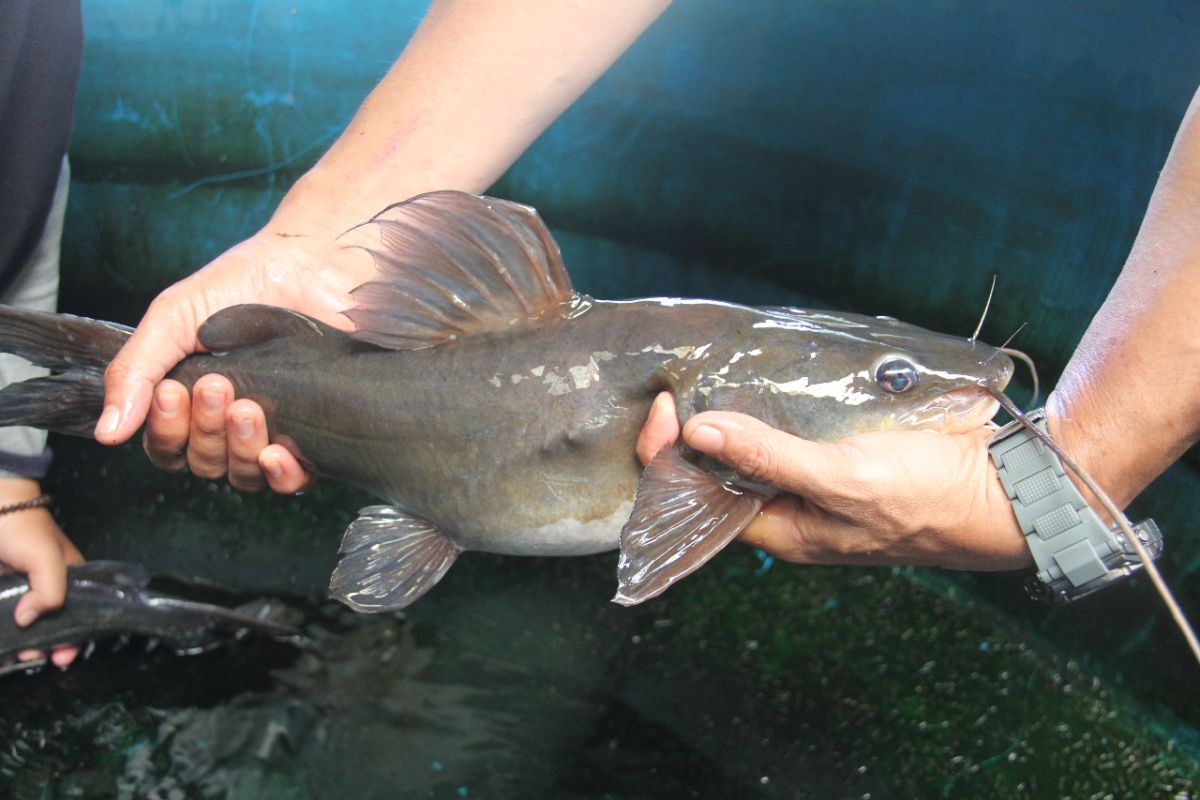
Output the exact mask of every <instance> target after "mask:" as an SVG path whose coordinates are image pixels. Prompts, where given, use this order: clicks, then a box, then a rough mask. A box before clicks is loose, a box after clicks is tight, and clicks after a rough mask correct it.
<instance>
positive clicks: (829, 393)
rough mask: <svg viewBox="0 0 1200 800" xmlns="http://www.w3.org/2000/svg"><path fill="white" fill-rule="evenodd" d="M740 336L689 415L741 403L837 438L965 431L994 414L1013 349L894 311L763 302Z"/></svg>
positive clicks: (800, 431) (709, 371)
mask: <svg viewBox="0 0 1200 800" xmlns="http://www.w3.org/2000/svg"><path fill="white" fill-rule="evenodd" d="M756 311H757V312H758V313H759V317H758V319H757V321H756V322H754V323H753V325H752V326H751V329H750V330H747V331H745V333H746V334H747V335H746V336H744V337H740V338H742V341H740V342H737V343H730V345H729V346H722V347H721V348H718V349H717V350H716V351H715V352H713V353H712V356H713V359H712V360H709V363H708V364H706V365H705V369H704V370H703V372H702V374H700V375H698V376H696V377H695V378H694V379H693V380H692V381H691V383H690V385H689V386H688V387H687V390H686V393H685V394H684V395H683V396H682V397H681V401H682V402H681V403H680V405H681V406H682V407H683V412H682V413H683V415H684V416H690V415H691V413H698V412H700V411H709V410H723V411H739V412H742V413H746V414H750V415H751V416H755V417H758V418H759V419H761V420H763V421H764V422H766V423H768V424H770V425H772V426H774V427H777V428H780V429H781V430H785V431H788V432H789V433H792V434H794V435H797V436H802V437H804V438H807V439H814V440H817V441H834V440H837V439H841V438H844V437H846V436H852V435H854V434H858V433H866V432H868V431H877V430H891V429H900V430H939V431H943V432H946V433H958V432H963V431H967V430H972V429H974V428H977V427H979V426H980V425H983V424H985V423H986V422H988V421H989V420H990V419H991V418H992V417H993V416H994V415H995V413H996V410H997V407H998V404H997V402H996V400H995V399H994V398H993V396H992V394H991V392H990V391H989V390H990V389H997V390H1002V389H1003V388H1004V387H1005V386H1006V385H1007V383H1008V381H1009V379H1010V378H1011V377H1012V373H1013V364H1012V359H1010V358H1009V357H1008V356H1007V355H1006V354H1004V353H1003V352H1001V351H999V350H997V349H996V348H993V347H990V346H988V345H986V344H984V343H982V342H979V341H977V340H973V339H965V338H961V337H955V336H948V335H945V334H941V333H935V332H933V331H929V330H926V329H924V328H920V327H917V326H915V325H910V324H907V323H904V322H900V321H899V320H896V319H892V318H891V317H870V316H864V315H860V314H848V313H841V312H826V311H810V310H804V309H795V308H761V309H756Z"/></svg>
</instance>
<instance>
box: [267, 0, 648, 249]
mask: <svg viewBox="0 0 1200 800" xmlns="http://www.w3.org/2000/svg"><path fill="white" fill-rule="evenodd" d="M668 3H669V0H620V1H619V2H604V3H596V2H575V1H574V0H570V1H567V0H523V1H522V2H505V3H496V2H493V0H436V2H434V4H433V6H432V7H431V8H430V10H429V13H428V14H427V15H426V17H425V19H424V21H423V22H422V23H421V25H420V27H419V28H418V30H417V32H416V34H415V35H414V36H413V38H412V40H411V41H410V42H409V44H408V46H407V47H406V48H405V50H404V53H403V54H402V55H401V57H400V59H399V60H398V61H397V62H396V63H395V65H394V66H393V67H392V68H391V70H390V71H389V72H388V74H387V75H386V76H385V77H384V79H383V80H382V81H381V82H380V83H379V85H378V86H377V87H376V88H375V89H374V91H372V92H371V94H370V95H369V96H368V97H367V99H366V101H365V102H364V103H363V105H362V107H361V108H360V109H359V111H358V113H357V114H356V115H355V117H354V119H353V120H352V121H351V123H350V125H349V126H348V127H347V129H346V131H345V132H344V133H343V134H342V135H341V137H340V138H339V139H338V140H337V142H335V144H334V145H333V146H332V147H331V148H330V150H329V151H328V152H327V153H326V154H325V156H324V157H322V158H321V160H320V161H319V162H318V163H317V165H316V166H315V167H314V168H313V169H312V170H311V171H310V172H309V173H308V174H307V175H306V176H305V177H304V178H302V179H301V181H299V182H298V183H297V184H296V187H295V188H294V189H293V190H292V192H290V193H289V196H288V197H287V198H285V200H284V202H283V203H282V204H281V205H280V208H279V211H278V212H277V214H276V219H275V221H274V222H273V224H274V225H285V226H286V225H289V224H295V222H296V221H300V222H303V223H304V224H306V225H307V224H309V223H315V222H318V220H315V219H313V216H314V211H316V210H317V209H319V213H320V214H322V215H324V216H325V219H324V220H320V223H321V224H325V225H326V226H327V227H329V228H330V229H336V231H337V232H340V231H341V230H344V229H345V228H346V227H348V226H349V225H352V224H355V223H357V222H361V221H363V220H365V219H367V218H369V217H370V216H371V215H373V214H375V213H376V212H378V211H379V210H380V209H382V208H383V207H385V206H386V205H388V204H391V203H394V202H397V201H399V200H403V199H406V198H408V197H410V196H412V195H415V194H419V193H420V192H424V191H429V190H432V189H462V190H466V191H473V192H479V191H482V190H484V189H486V188H487V187H488V186H490V185H491V184H492V183H493V182H494V181H495V180H496V178H498V177H499V176H500V175H501V174H502V173H503V172H504V170H505V169H507V168H508V167H509V165H511V164H512V162H513V161H515V160H516V158H517V157H518V156H519V155H520V154H521V153H522V152H523V151H524V150H525V148H526V147H528V146H529V145H530V143H532V142H533V140H534V139H535V138H537V136H538V135H539V134H540V133H541V132H542V131H543V130H544V129H545V128H546V127H547V126H549V124H550V123H551V122H552V121H553V120H554V119H555V118H556V117H557V116H558V115H559V114H560V113H562V111H563V110H565V109H566V108H567V107H568V106H569V105H570V104H571V103H572V102H573V101H574V100H575V99H576V98H577V97H578V96H579V95H580V94H582V93H583V92H584V90H586V89H587V87H588V86H590V85H591V83H592V82H593V81H595V80H596V78H598V77H599V76H600V75H601V74H602V73H603V72H604V71H605V70H606V69H607V68H608V67H609V65H611V64H612V63H613V62H614V61H615V60H616V59H617V58H618V57H619V56H620V55H621V53H623V52H624V51H625V50H626V48H628V47H629V45H630V44H632V43H633V41H634V40H635V39H636V38H637V37H638V35H639V34H640V33H641V32H642V31H643V30H645V28H646V27H647V26H649V25H650V23H651V22H653V21H654V19H655V18H657V17H658V15H659V14H660V13H661V12H662V10H663V9H664V8H665V7H666V6H667V5H668ZM300 215H302V217H301V216H300ZM293 217H299V219H298V220H293Z"/></svg>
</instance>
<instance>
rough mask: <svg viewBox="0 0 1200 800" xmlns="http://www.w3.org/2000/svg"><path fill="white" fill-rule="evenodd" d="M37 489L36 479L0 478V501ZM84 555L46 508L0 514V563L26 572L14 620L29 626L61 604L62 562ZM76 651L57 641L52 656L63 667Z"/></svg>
mask: <svg viewBox="0 0 1200 800" xmlns="http://www.w3.org/2000/svg"><path fill="white" fill-rule="evenodd" d="M40 494H41V489H40V488H39V487H38V484H37V482H36V481H33V480H29V479H26V478H3V479H0V506H5V507H7V506H11V505H13V504H15V503H19V502H21V501H26V500H30V499H32V498H35V497H38V496H39V495H40ZM82 561H83V556H82V555H80V553H79V550H77V549H76V548H75V545H73V544H71V540H70V539H68V538H67V537H66V536H65V535H64V534H63V532H62V531H61V530H60V529H59V527H58V523H56V522H55V521H54V517H53V516H52V515H51V514H50V512H49V511H47V510H46V509H45V508H42V507H35V508H24V509H22V510H20V511H11V512H9V513H5V514H0V564H3V565H4V566H7V567H9V568H11V569H13V570H15V571H17V572H25V573H27V574H28V575H29V591H27V592H25V594H24V596H23V597H21V599H20V600H19V601H18V602H17V604H16V607H15V609H14V611H13V618H14V619H15V620H16V622H17V624H18V625H20V626H22V627H25V626H28V625H29V624H31V623H32V622H33V621H34V620H35V619H37V618H38V616H40V615H41V614H44V613H45V612H47V611H51V610H53V609H56V608H58V607H59V606H61V605H62V603H63V597H64V595H65V594H66V588H67V587H66V568H67V566H68V565H70V564H78V563H80V562H82ZM78 652H79V648H77V647H75V646H72V645H68V646H64V647H57V648H55V649H54V653H53V655H52V656H51V659H52V660H53V662H54V663H55V664H56V665H57V666H60V667H65V666H66V665H67V664H70V663H71V662H72V661H73V660H74V659H75V656H76V654H77V653H78Z"/></svg>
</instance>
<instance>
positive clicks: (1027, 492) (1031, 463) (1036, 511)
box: [988, 409, 1162, 602]
mask: <svg viewBox="0 0 1200 800" xmlns="http://www.w3.org/2000/svg"><path fill="white" fill-rule="evenodd" d="M1027 417H1028V419H1029V420H1030V422H1032V423H1034V424H1035V425H1037V427H1038V428H1039V429H1041V430H1042V431H1043V432H1045V431H1046V419H1045V410H1044V409H1037V410H1036V411H1033V412H1030V413H1029V414H1028V415H1027ZM988 450H989V451H990V452H991V456H992V461H993V462H994V463H995V465H996V470H997V472H998V473H999V475H1000V482H1001V484H1003V486H1004V491H1005V493H1006V494H1007V495H1008V498H1009V500H1010V501H1012V506H1013V513H1014V514H1015V515H1016V518H1017V522H1018V523H1019V524H1020V526H1021V532H1022V533H1023V534H1024V536H1025V542H1026V543H1027V544H1028V545H1029V551H1030V553H1032V554H1033V560H1034V563H1035V564H1036V565H1037V574H1036V575H1035V576H1034V577H1033V578H1032V580H1031V581H1030V582H1029V589H1030V592H1031V593H1032V594H1033V595H1034V596H1036V597H1038V598H1039V599H1042V600H1047V601H1050V602H1065V601H1069V600H1074V599H1076V598H1078V597H1081V596H1083V595H1085V594H1089V593H1091V592H1093V591H1095V590H1096V589H1100V588H1102V587H1104V586H1107V585H1108V584H1110V583H1112V582H1114V581H1116V580H1119V579H1121V578H1124V577H1125V576H1127V575H1129V574H1131V573H1132V572H1133V571H1135V570H1136V569H1138V568H1140V567H1141V560H1140V559H1139V558H1138V557H1137V555H1136V551H1135V550H1134V549H1133V548H1132V546H1130V545H1128V543H1127V542H1126V541H1125V536H1124V534H1122V533H1121V532H1120V530H1119V529H1118V528H1115V527H1113V528H1110V527H1108V526H1106V525H1105V524H1104V523H1103V522H1101V520H1100V517H1099V516H1098V515H1097V514H1096V512H1095V511H1093V510H1092V508H1091V506H1089V505H1088V503H1087V501H1086V500H1084V498H1083V495H1082V494H1081V493H1080V491H1079V489H1078V488H1077V487H1076V486H1075V484H1074V482H1073V481H1072V480H1071V478H1070V477H1069V476H1068V475H1067V474H1066V469H1065V468H1064V466H1063V463H1062V461H1061V460H1060V459H1059V457H1058V456H1057V455H1056V454H1055V453H1054V451H1052V450H1051V449H1050V448H1048V447H1046V445H1045V444H1044V443H1043V442H1042V441H1041V440H1040V439H1039V438H1038V437H1037V436H1035V435H1034V434H1033V433H1032V432H1030V431H1029V430H1028V429H1027V428H1025V427H1024V426H1023V425H1021V423H1019V422H1016V421H1014V422H1011V423H1009V424H1008V425H1006V426H1004V427H1003V428H1001V429H1000V430H998V431H997V432H996V433H995V434H993V436H992V438H991V440H990V441H989V442H988ZM1134 531H1135V533H1136V534H1137V535H1138V538H1139V539H1140V540H1141V541H1142V542H1143V544H1144V545H1145V546H1146V549H1147V551H1148V552H1149V553H1150V555H1151V558H1157V557H1158V555H1159V553H1161V552H1162V536H1161V534H1160V533H1159V532H1158V528H1157V526H1156V525H1155V524H1154V521H1153V520H1145V521H1143V522H1141V523H1138V525H1137V526H1136V527H1135V528H1134Z"/></svg>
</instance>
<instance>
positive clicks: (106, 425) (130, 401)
mask: <svg viewBox="0 0 1200 800" xmlns="http://www.w3.org/2000/svg"><path fill="white" fill-rule="evenodd" d="M186 316H187V315H186V314H185V313H183V312H182V309H180V308H178V307H175V308H168V307H167V306H166V305H164V295H160V296H159V299H157V300H155V301H154V303H152V304H151V305H150V308H149V309H148V310H147V311H146V315H145V316H144V317H142V321H141V322H140V323H139V324H138V327H137V330H135V331H134V332H133V335H132V336H130V337H129V341H127V342H126V343H125V346H124V347H122V348H121V350H120V352H118V353H117V355H116V357H115V358H113V360H112V362H111V363H109V365H108V369H106V370H105V372H104V411H103V412H102V413H101V414H100V420H99V421H98V422H97V423H96V430H95V437H96V440H97V441H99V442H100V443H102V444H120V443H121V442H123V441H125V440H126V439H128V438H129V437H130V436H133V434H134V433H136V432H137V430H138V428H140V427H141V425H142V422H143V421H145V419H146V413H147V412H148V411H149V409H150V398H151V395H152V393H153V391H154V386H155V384H157V383H158V382H159V381H160V380H162V379H163V377H165V376H166V374H167V372H168V371H170V369H171V368H172V367H174V366H175V365H176V364H178V363H179V362H180V361H182V360H183V358H184V357H185V356H187V355H189V354H190V353H192V352H194V351H195V349H196V344H197V341H196V326H195V325H194V324H192V323H190V322H188V321H187V320H186V319H185V317H186Z"/></svg>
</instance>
